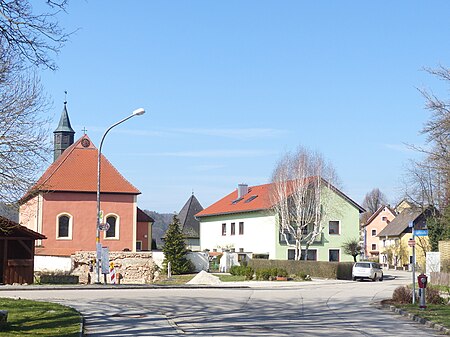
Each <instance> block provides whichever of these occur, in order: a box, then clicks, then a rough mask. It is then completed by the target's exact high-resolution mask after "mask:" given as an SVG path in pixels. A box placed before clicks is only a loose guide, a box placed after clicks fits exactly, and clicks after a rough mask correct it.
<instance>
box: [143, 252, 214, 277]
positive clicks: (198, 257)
mask: <svg viewBox="0 0 450 337" xmlns="http://www.w3.org/2000/svg"><path fill="white" fill-rule="evenodd" d="M152 253H153V261H154V262H155V264H156V265H157V266H158V267H159V268H161V269H162V267H163V261H164V253H163V252H162V251H152ZM186 257H187V258H188V260H190V261H191V262H192V263H193V264H194V266H195V271H196V272H199V271H201V270H208V269H209V261H208V255H207V254H206V253H204V252H191V253H188V254H187V256H186Z"/></svg>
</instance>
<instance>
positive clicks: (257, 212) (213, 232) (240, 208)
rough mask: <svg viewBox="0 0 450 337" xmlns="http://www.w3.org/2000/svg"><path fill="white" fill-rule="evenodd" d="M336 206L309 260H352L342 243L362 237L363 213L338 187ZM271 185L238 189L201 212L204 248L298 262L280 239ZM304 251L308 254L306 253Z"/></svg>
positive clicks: (333, 194)
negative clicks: (360, 218) (360, 225)
mask: <svg viewBox="0 0 450 337" xmlns="http://www.w3.org/2000/svg"><path fill="white" fill-rule="evenodd" d="M326 189H327V190H328V191H329V192H330V191H331V193H329V195H330V196H331V200H332V202H331V203H330V204H332V205H331V206H328V207H329V209H328V211H327V212H326V216H325V218H324V219H323V223H324V231H323V233H322V234H321V235H319V237H318V238H317V239H316V241H315V242H314V244H312V245H311V246H310V247H309V250H308V257H307V258H308V260H318V261H352V260H353V258H352V257H351V256H350V255H346V254H344V252H343V250H342V245H343V243H344V242H345V241H347V240H348V239H355V240H358V238H359V214H360V212H363V211H364V209H363V208H361V207H360V206H359V205H358V204H356V203H355V202H354V201H353V200H351V199H350V198H349V197H347V196H346V195H345V194H343V193H342V192H341V191H339V190H338V189H336V188H334V187H329V188H328V187H326ZM270 191H271V184H265V185H258V186H252V187H249V186H247V185H245V184H240V185H239V186H238V188H237V190H235V191H233V192H232V193H230V194H228V195H227V196H225V197H224V198H222V199H220V200H219V201H217V202H216V203H214V204H212V205H211V206H209V207H207V208H205V209H204V210H202V211H201V212H199V213H197V214H196V217H197V218H198V219H199V221H200V245H201V249H202V250H206V249H208V250H210V251H221V250H224V249H226V250H230V251H235V252H237V253H238V254H239V253H240V254H239V255H241V256H243V255H244V254H245V255H251V256H253V257H255V255H258V256H259V257H261V258H269V259H282V260H286V259H294V254H295V251H294V249H291V247H289V246H288V245H287V244H286V243H285V242H284V240H283V239H282V238H281V237H280V230H279V226H278V221H277V216H276V214H275V213H274V211H273V209H272V206H273V205H272V202H271V200H270ZM302 253H304V251H302Z"/></svg>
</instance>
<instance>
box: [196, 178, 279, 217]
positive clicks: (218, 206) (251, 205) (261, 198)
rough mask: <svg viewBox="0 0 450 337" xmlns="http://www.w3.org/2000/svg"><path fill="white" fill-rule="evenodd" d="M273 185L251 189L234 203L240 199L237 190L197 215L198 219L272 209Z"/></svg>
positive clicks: (252, 187)
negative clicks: (271, 191)
mask: <svg viewBox="0 0 450 337" xmlns="http://www.w3.org/2000/svg"><path fill="white" fill-rule="evenodd" d="M271 186H272V184H265V185H259V186H251V187H249V191H248V193H247V194H246V195H244V197H243V198H242V199H241V200H239V201H238V202H235V203H233V201H235V200H236V199H237V197H238V192H237V190H235V191H234V192H231V193H230V194H228V195H227V196H226V197H224V198H222V199H220V200H219V201H217V202H216V203H214V204H212V205H211V206H209V207H207V208H205V209H204V210H203V211H201V212H199V213H197V214H196V215H195V216H196V217H202V216H209V215H218V214H229V213H241V212H252V211H259V210H265V209H269V208H271V207H272V202H271V201H270V193H269V190H270V187H271ZM255 195H256V196H257V197H256V198H254V199H253V200H251V201H248V200H249V199H250V198H252V196H255Z"/></svg>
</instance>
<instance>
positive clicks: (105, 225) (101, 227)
mask: <svg viewBox="0 0 450 337" xmlns="http://www.w3.org/2000/svg"><path fill="white" fill-rule="evenodd" d="M98 229H99V230H100V231H105V232H106V231H107V230H108V229H109V223H107V222H105V223H101V224H99V225H98Z"/></svg>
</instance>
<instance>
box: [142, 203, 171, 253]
mask: <svg viewBox="0 0 450 337" xmlns="http://www.w3.org/2000/svg"><path fill="white" fill-rule="evenodd" d="M144 212H145V213H146V214H148V215H149V216H151V217H152V218H153V220H155V223H154V224H153V229H152V238H153V239H155V240H156V245H157V246H158V249H161V247H162V245H163V241H162V239H161V238H162V237H163V236H164V234H165V233H166V230H167V228H168V227H169V224H170V223H171V222H172V219H173V214H170V213H158V212H155V211H149V210H146V209H145V210H144Z"/></svg>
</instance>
